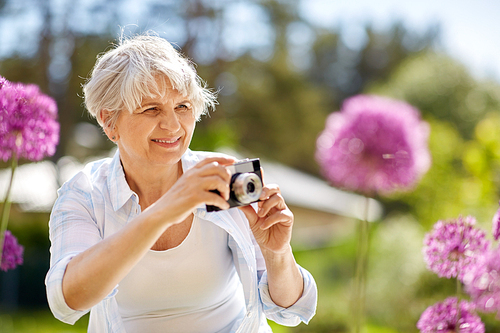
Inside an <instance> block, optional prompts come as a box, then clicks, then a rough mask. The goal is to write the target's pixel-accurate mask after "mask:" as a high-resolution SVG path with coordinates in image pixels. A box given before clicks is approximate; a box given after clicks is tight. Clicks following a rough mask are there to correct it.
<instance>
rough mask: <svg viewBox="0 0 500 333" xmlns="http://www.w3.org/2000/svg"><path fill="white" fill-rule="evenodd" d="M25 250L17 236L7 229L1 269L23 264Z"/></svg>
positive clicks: (5, 269) (0, 264) (4, 269)
mask: <svg viewBox="0 0 500 333" xmlns="http://www.w3.org/2000/svg"><path fill="white" fill-rule="evenodd" d="M23 252H24V248H23V246H22V245H19V244H18V243H17V239H16V237H14V235H12V234H11V232H10V231H9V230H6V231H5V238H4V242H3V251H2V260H1V263H0V269H1V270H2V271H7V270H9V269H14V268H16V266H17V265H22V263H23Z"/></svg>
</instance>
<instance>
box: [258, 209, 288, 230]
mask: <svg viewBox="0 0 500 333" xmlns="http://www.w3.org/2000/svg"><path fill="white" fill-rule="evenodd" d="M276 224H283V225H285V226H292V225H293V214H292V213H291V212H290V211H288V210H282V211H276V212H275V213H273V214H268V216H267V218H266V219H265V220H264V221H263V222H262V223H261V225H260V226H259V227H260V229H262V230H267V229H269V228H271V227H272V226H274V225H276Z"/></svg>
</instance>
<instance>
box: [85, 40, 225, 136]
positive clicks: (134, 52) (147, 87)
mask: <svg viewBox="0 0 500 333" xmlns="http://www.w3.org/2000/svg"><path fill="white" fill-rule="evenodd" d="M158 75H160V76H164V77H165V79H167V83H170V85H171V86H172V87H173V88H174V89H176V90H177V91H179V93H180V94H182V95H184V96H186V97H187V98H189V99H190V101H191V103H192V104H193V112H194V116H195V118H196V120H199V119H200V116H201V115H203V114H206V113H207V112H208V111H209V110H210V109H213V108H215V104H217V100H216V93H215V92H213V91H212V90H210V89H207V88H206V85H205V83H204V82H203V81H202V80H201V78H200V77H199V76H198V75H197V74H196V70H195V68H194V66H193V63H191V62H190V61H189V60H188V59H187V58H185V57H184V56H182V55H181V54H180V53H179V52H178V51H177V50H176V49H174V47H172V45H171V44H170V43H169V42H168V41H167V40H165V39H163V38H160V37H158V36H156V35H152V34H146V35H139V36H134V37H130V38H123V37H122V38H120V40H119V44H118V45H116V47H115V48H113V49H111V50H110V51H107V52H105V53H103V54H102V55H100V56H99V57H98V60H97V62H96V64H95V66H94V69H93V70H92V74H91V76H90V78H89V79H88V80H87V82H86V83H85V84H84V85H83V93H84V100H85V106H86V107H87V110H88V111H89V113H90V114H91V115H92V116H93V117H95V118H96V119H97V121H98V123H99V124H100V125H101V126H103V127H104V126H111V127H114V125H115V124H116V120H117V119H118V115H119V113H120V111H121V110H128V111H129V112H132V111H134V110H135V109H137V108H138V107H139V106H140V105H141V102H142V98H143V97H145V96H148V97H154V96H161V95H162V93H161V91H160V87H158V85H157V84H156V78H157V77H158ZM168 81H170V82H168ZM103 110H107V111H108V112H110V114H111V117H109V118H108V120H107V121H106V124H103V123H102V121H101V117H100V116H101V115H100V113H101V112H102V111H103Z"/></svg>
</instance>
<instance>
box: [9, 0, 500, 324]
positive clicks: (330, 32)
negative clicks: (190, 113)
mask: <svg viewBox="0 0 500 333" xmlns="http://www.w3.org/2000/svg"><path fill="white" fill-rule="evenodd" d="M317 2H318V1H316V3H317ZM308 3H309V2H308V1H307V0H303V1H299V0H290V1H278V0H242V1H223V0H220V1H208V0H207V1H204V0H185V1H173V0H172V1H162V0H150V1H140V2H139V1H125V0H109V1H105V2H103V1H92V0H72V1H71V0H59V1H49V0H39V1H37V0H0V25H1V27H2V33H1V34H0V36H1V38H2V40H1V41H0V45H1V46H0V75H2V76H4V77H5V78H7V79H8V80H10V81H21V82H25V83H35V84H38V85H39V86H40V87H41V89H42V90H43V91H44V92H45V93H47V94H49V95H51V96H53V97H54V98H55V99H56V100H57V103H58V107H59V121H60V123H61V140H60V144H59V146H58V150H57V153H56V154H55V156H53V157H52V158H51V162H53V165H54V167H55V170H56V172H58V171H60V170H61V169H62V166H64V165H65V164H67V163H68V161H73V162H75V163H76V162H78V163H84V162H86V161H88V160H90V159H94V158H96V156H105V155H109V151H110V149H112V148H113V145H112V144H111V143H110V142H109V141H107V140H106V139H105V136H104V135H103V134H102V132H101V130H100V129H98V128H97V127H96V122H95V121H94V120H93V119H90V118H89V116H88V115H87V114H86V113H85V110H84V107H83V105H82V98H81V95H82V94H81V85H82V83H84V82H85V78H86V77H88V74H89V72H90V71H91V69H92V66H93V65H94V63H95V60H96V56H97V55H98V54H99V53H101V52H102V51H104V50H105V49H106V48H108V47H109V44H110V42H113V41H116V39H117V37H119V35H120V34H121V33H123V34H125V35H129V34H136V33H141V32H145V31H147V30H149V29H151V30H154V31H156V32H157V33H158V34H160V36H163V37H165V38H167V39H168V40H169V41H171V42H173V43H174V44H175V45H176V46H177V47H178V48H180V49H181V50H182V52H184V53H185V54H186V55H187V56H188V57H190V58H191V59H193V61H194V62H195V63H196V64H197V69H198V72H199V74H200V76H201V77H202V78H203V79H204V80H206V81H207V83H208V85H209V86H210V87H214V88H215V89H220V93H219V102H220V105H218V107H217V110H216V112H213V113H212V114H211V115H210V116H209V117H205V118H204V119H203V120H202V121H201V122H200V123H199V124H198V125H197V129H196V132H195V137H194V138H193V142H192V146H191V148H193V149H200V150H216V149H220V148H225V147H228V148H231V149H234V150H236V151H244V152H251V154H253V155H256V156H261V157H263V158H268V159H270V160H273V161H277V162H280V163H282V164H284V165H287V166H289V167H292V168H295V169H297V170H300V171H302V172H304V173H307V174H310V175H314V176H317V177H320V174H319V170H318V166H317V164H316V162H315V160H314V151H315V140H316V138H317V136H318V134H319V132H320V131H321V130H322V129H323V128H324V121H325V119H326V117H327V116H328V114H329V113H331V112H333V111H336V110H338V109H339V107H340V105H341V103H342V101H343V100H344V99H345V98H347V97H349V96H353V95H356V94H359V93H376V94H380V95H385V96H390V97H394V98H398V99H403V100H406V101H407V102H409V103H410V104H412V105H414V106H416V107H417V108H419V109H420V111H421V113H422V117H423V118H424V119H425V120H426V121H427V122H429V124H430V126H431V136H430V142H429V144H430V149H431V152H432V158H433V164H432V168H431V170H430V171H429V172H428V173H427V174H426V175H425V177H424V178H423V180H422V181H421V182H420V184H419V185H418V187H417V188H416V189H415V190H414V191H413V192H411V193H407V194H399V195H395V196H393V197H391V198H376V199H377V200H379V201H380V202H381V203H382V204H383V207H384V214H383V217H382V218H381V219H380V221H377V222H376V223H373V224H371V229H370V257H369V269H368V283H367V304H366V314H367V318H366V326H365V328H364V330H365V331H366V332H374V333H378V332H387V333H392V332H417V329H416V327H415V324H416V322H417V320H418V318H419V317H420V314H421V313H422V312H423V311H424V310H425V309H426V308H427V307H428V306H430V305H432V304H434V303H435V302H437V301H442V300H444V298H446V297H448V296H450V295H452V294H453V293H454V291H455V281H450V280H446V279H440V278H438V277H437V276H435V275H434V274H432V273H430V272H428V271H427V270H426V268H425V264H424V262H423V259H422V255H421V247H422V240H423V237H424V234H425V233H426V232H427V231H429V230H430V229H431V227H432V225H433V224H434V223H435V222H436V221H437V220H439V219H449V218H454V217H457V216H458V215H460V214H462V215H469V214H470V215H474V216H476V217H477V219H478V223H479V225H480V226H481V227H482V228H484V229H485V230H486V231H487V232H488V233H489V234H490V233H491V232H490V230H491V219H492V217H493V214H494V213H495V211H496V209H497V208H498V201H499V190H498V188H499V182H500V177H499V175H500V173H499V171H500V83H499V80H498V77H495V76H494V75H491V77H487V76H484V75H476V73H474V72H473V71H472V70H471V69H470V68H469V67H466V65H465V64H463V63H461V62H460V61H458V60H456V59H455V58H454V57H452V56H450V55H449V54H448V53H447V52H446V51H445V48H444V47H443V42H442V38H441V37H442V35H441V28H440V25H439V22H435V24H429V25H428V26H426V27H425V29H419V30H416V29H412V28H410V27H408V26H407V25H406V23H405V21H404V20H397V17H396V18H395V19H394V20H393V21H391V22H390V24H386V26H385V27H384V28H383V29H381V28H377V27H375V26H374V25H372V24H370V22H369V21H367V22H366V23H365V24H363V25H361V26H360V25H359V22H358V25H357V26H356V27H354V28H356V29H354V30H355V33H354V34H353V33H352V31H353V29H349V27H350V26H349V24H344V25H340V24H337V23H335V22H331V23H329V24H324V22H322V23H323V24H319V23H318V22H315V20H314V17H312V16H311V14H309V15H305V14H304V11H305V10H306V9H307V7H308ZM324 3H325V4H326V3H327V1H324ZM470 6H473V5H472V3H471V4H470ZM496 8H497V9H498V7H496ZM325 10H327V9H325ZM465 21H466V20H464V22H465ZM464 24H465V23H464ZM121 28H123V32H122V31H121ZM351 28H352V27H351ZM349 31H350V32H351V33H350V34H349V33H347V32H349ZM24 163H26V161H21V164H24ZM0 167H1V168H2V169H1V170H0V171H1V172H3V173H2V175H4V177H6V175H7V172H8V171H7V168H8V163H3V162H2V163H0ZM2 170H3V171H2ZM57 179H58V180H59V184H57V186H60V185H61V184H60V182H62V181H64V177H62V176H61V175H58V177H57ZM0 190H1V191H2V192H3V191H5V189H4V188H1V189H0ZM3 195H4V194H3V193H0V197H3ZM42 195H47V196H54V195H55V193H50V194H49V193H43V194H42ZM49 208H50V207H49ZM48 219H49V211H48V210H47V208H46V207H45V208H40V207H38V208H36V207H35V208H31V209H26V207H25V206H23V205H21V204H16V203H14V205H13V207H12V211H11V218H10V222H9V229H10V230H11V231H12V232H13V234H14V235H16V236H17V237H18V239H19V242H20V243H21V244H22V245H24V247H25V262H24V264H23V265H22V266H20V267H19V268H17V269H16V270H13V271H9V272H0V332H5V333H7V332H85V331H86V323H87V321H88V317H84V318H82V319H81V320H80V321H79V322H78V323H77V324H76V325H75V326H69V325H66V324H63V323H60V322H58V321H57V320H56V319H54V318H53V317H52V315H51V313H50V311H49V310H48V306H47V302H46V297H45V286H44V278H45V274H46V272H47V270H48V267H49V252H48V249H49V241H48V225H47V224H48ZM354 223H355V221H352V220H346V222H345V225H341V226H340V227H339V228H340V231H339V234H340V235H341V236H339V237H333V238H332V239H331V241H326V242H325V241H323V242H321V243H320V244H317V245H316V246H309V247H301V246H297V247H295V254H296V258H297V261H298V263H299V264H301V265H302V266H304V267H305V268H307V269H308V270H309V271H310V272H311V273H312V274H313V275H314V276H315V278H316V280H317V282H318V288H319V304H318V310H317V315H316V317H315V318H314V319H313V320H312V321H311V323H310V324H309V325H307V326H306V325H303V324H302V325H300V326H298V327H296V328H285V327H280V326H278V325H273V329H274V331H275V332H277V333H280V332H348V331H349V329H348V327H349V302H350V295H351V282H352V278H353V275H354V261H355V255H356V240H355V233H354V232H353V230H354V228H353V224H354ZM482 318H483V321H484V322H485V323H486V331H487V332H498V331H500V323H499V322H498V321H496V320H495V318H494V316H486V315H482Z"/></svg>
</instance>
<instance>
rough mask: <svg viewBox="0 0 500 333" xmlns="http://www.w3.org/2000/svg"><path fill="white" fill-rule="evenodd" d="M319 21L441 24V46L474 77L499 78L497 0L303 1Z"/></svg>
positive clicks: (352, 24) (335, 23)
mask: <svg viewBox="0 0 500 333" xmlns="http://www.w3.org/2000/svg"><path fill="white" fill-rule="evenodd" d="M302 12H303V13H304V14H303V15H304V17H307V18H308V19H310V20H311V21H313V22H316V24H318V25H324V26H329V27H338V26H341V27H343V28H346V29H352V28H353V27H357V26H363V25H364V24H365V23H366V22H369V23H371V24H372V25H373V26H374V27H375V28H380V29H385V28H387V27H389V26H390V25H391V23H393V22H394V21H396V20H402V21H403V22H404V23H405V26H406V27H407V28H409V29H415V30H416V31H425V29H426V27H428V26H430V25H431V24H434V23H436V22H438V23H440V25H441V38H442V44H443V46H444V47H445V51H446V52H447V53H448V54H450V55H451V56H453V57H454V58H456V59H458V60H459V61H461V62H462V63H464V64H465V65H467V66H468V67H469V68H470V69H471V73H472V74H473V75H474V76H476V77H483V78H484V77H492V78H495V79H496V80H497V81H500V18H499V17H500V0H418V1H415V0H411V1H410V0H376V1H374V0H302Z"/></svg>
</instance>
